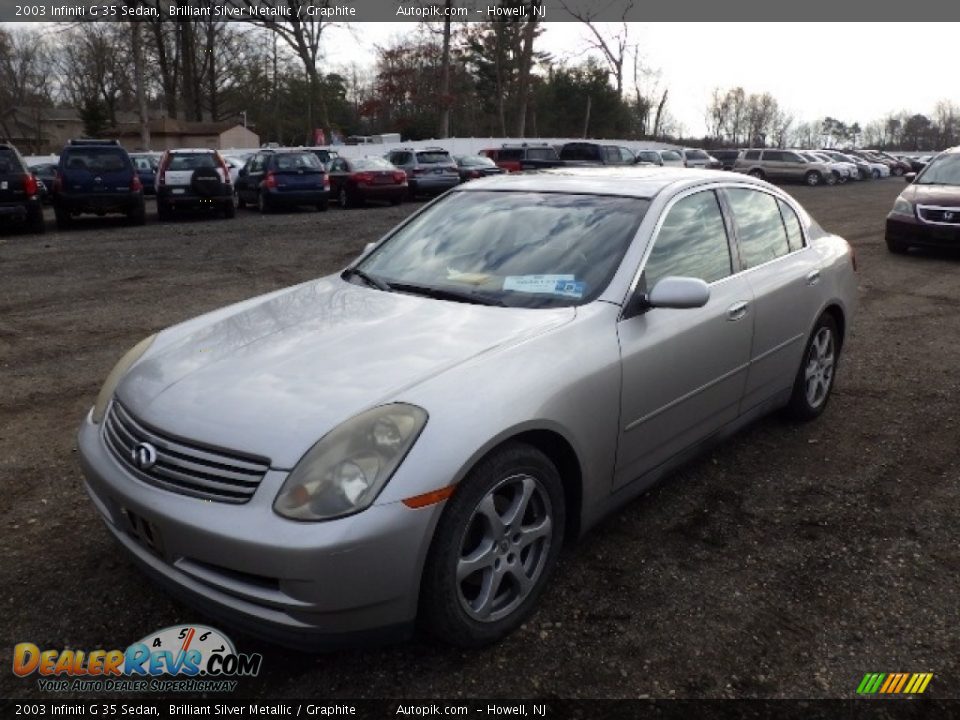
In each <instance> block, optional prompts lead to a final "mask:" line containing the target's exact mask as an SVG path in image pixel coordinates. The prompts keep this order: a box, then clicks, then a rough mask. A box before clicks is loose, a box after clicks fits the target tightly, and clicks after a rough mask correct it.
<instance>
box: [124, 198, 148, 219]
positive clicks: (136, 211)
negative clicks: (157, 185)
mask: <svg viewBox="0 0 960 720" xmlns="http://www.w3.org/2000/svg"><path fill="white" fill-rule="evenodd" d="M127 222H128V223H130V224H131V225H146V224H147V206H146V203H144V202H143V198H140V204H139V205H137V206H136V207H135V208H133V210H131V211H130V212H128V213H127Z"/></svg>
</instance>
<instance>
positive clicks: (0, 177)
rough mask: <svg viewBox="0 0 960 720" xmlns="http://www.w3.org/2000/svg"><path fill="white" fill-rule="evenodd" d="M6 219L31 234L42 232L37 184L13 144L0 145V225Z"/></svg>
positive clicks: (41, 215) (40, 206)
mask: <svg viewBox="0 0 960 720" xmlns="http://www.w3.org/2000/svg"><path fill="white" fill-rule="evenodd" d="M10 220H12V221H14V222H18V223H24V224H25V225H26V227H27V228H28V229H29V230H30V231H31V232H34V233H42V232H43V230H44V225H43V205H42V204H41V200H40V183H39V182H37V178H36V177H34V176H33V174H32V173H31V172H30V170H29V169H27V166H26V164H25V163H24V162H23V158H22V157H20V153H19V152H17V149H16V148H15V147H14V146H13V145H6V144H0V222H4V223H6V222H7V221H10Z"/></svg>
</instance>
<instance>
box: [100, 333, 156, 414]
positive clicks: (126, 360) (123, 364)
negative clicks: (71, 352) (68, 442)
mask: <svg viewBox="0 0 960 720" xmlns="http://www.w3.org/2000/svg"><path fill="white" fill-rule="evenodd" d="M156 337H157V336H156V335H151V336H150V337H148V338H144V339H143V340H141V341H140V342H138V343H137V344H136V345H134V346H133V347H132V348H130V349H129V350H128V351H127V354H126V355H124V356H123V357H122V358H120V362H118V363H117V364H116V365H114V366H113V370H111V371H110V374H109V375H107V379H106V380H105V381H104V383H103V387H102V388H100V394H99V395H97V404H96V405H94V406H93V421H94V422H95V423H98V424H99V423H100V422H101V421H102V420H103V415H104V413H105V412H106V411H107V405H109V404H110V398H112V397H113V392H114V390H116V389H117V385H119V384H120V381H121V380H122V379H123V376H124V375H126V374H127V370H129V369H130V368H131V367H132V366H133V364H134V363H135V362H136V361H137V360H139V359H140V358H141V357H143V354H144V353H145V352H146V351H147V350H149V349H150V346H151V345H152V344H153V341H154V339H155V338H156Z"/></svg>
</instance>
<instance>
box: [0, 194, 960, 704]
mask: <svg viewBox="0 0 960 720" xmlns="http://www.w3.org/2000/svg"><path fill="white" fill-rule="evenodd" d="M902 188H903V182H902V181H897V180H894V179H889V180H881V181H875V182H863V183H857V184H850V185H847V186H844V187H836V188H806V187H800V186H793V187H790V188H788V191H790V192H792V193H793V194H794V195H795V196H796V197H797V198H798V199H799V200H800V201H801V202H802V203H803V204H804V205H805V206H806V207H807V208H808V209H809V210H810V212H811V213H812V214H813V215H814V216H815V217H816V218H817V219H818V220H819V221H820V222H821V224H822V225H824V227H826V228H827V229H828V230H830V231H833V232H836V233H838V234H840V235H843V236H844V237H846V238H847V239H848V240H850V241H851V243H852V244H853V245H854V246H855V248H856V250H857V257H858V262H859V266H860V294H861V309H860V313H859V315H858V317H857V318H856V324H855V327H854V330H853V334H852V336H851V337H849V338H848V342H847V346H846V347H845V354H844V358H843V360H842V362H841V366H840V370H839V376H838V380H837V385H836V392H835V396H834V398H833V400H832V402H831V405H830V407H829V408H828V410H827V412H826V414H825V415H824V416H823V417H822V418H821V419H820V420H819V421H818V422H815V423H813V424H809V425H803V426H797V425H793V424H790V423H787V422H786V421H783V420H781V419H779V418H777V417H773V418H769V419H767V420H764V421H762V422H760V423H758V424H756V425H754V426H753V427H752V428H750V429H748V430H747V431H745V432H743V433H741V434H740V435H738V436H737V437H735V438H734V439H732V440H730V441H728V442H727V443H726V444H724V445H723V446H721V447H720V448H718V449H717V450H716V451H714V452H713V453H712V454H710V455H707V456H705V457H702V458H701V459H700V460H698V461H696V462H695V463H693V464H691V465H689V466H687V467H686V468H685V469H683V470H682V471H681V472H678V473H676V474H674V475H673V476H672V477H671V478H670V480H669V481H668V482H667V483H665V484H663V485H661V486H660V487H659V488H657V489H655V490H653V491H652V492H650V493H649V494H647V495H646V496H644V497H642V498H640V499H639V500H637V501H636V502H634V503H633V504H632V505H630V506H629V507H628V508H626V509H625V510H624V511H622V512H621V513H619V514H618V515H615V516H614V517H612V518H610V519H609V520H608V521H607V522H606V523H605V524H603V525H602V526H601V527H599V528H597V529H596V530H594V531H593V532H592V533H591V534H590V535H588V536H587V537H586V538H585V539H583V540H582V541H581V542H580V543H578V544H577V545H576V546H574V547H573V548H571V549H570V551H569V552H567V553H566V555H565V557H564V558H563V560H562V562H561V566H560V568H559V570H558V572H557V574H556V576H555V578H554V581H553V583H552V585H551V587H550V588H549V589H548V592H547V593H546V595H545V598H544V602H543V604H542V607H541V609H540V611H539V612H538V613H537V614H536V615H535V616H534V617H533V619H532V620H531V621H530V622H528V624H527V625H526V626H525V627H524V629H523V630H522V631H521V632H519V633H517V634H515V635H514V636H512V637H511V638H509V639H508V640H507V641H505V642H503V643H502V644H500V645H498V646H496V647H492V648H488V649H486V650H482V651H477V652H470V653H465V652H461V651H459V650H452V649H449V648H445V647H441V646H437V645H434V644H430V643H428V642H426V641H414V642H411V643H408V644H405V645H401V646H393V647H386V648H378V649H368V650H353V651H343V652H337V653H333V654H327V655H317V656H311V655H304V654H299V653H294V652H290V651H286V650H283V649H279V648H276V647H273V646H270V645H267V644H265V643H262V642H259V641H256V640H252V639H249V638H246V637H244V636H243V635H241V634H240V633H236V632H232V631H230V630H229V628H225V629H227V630H228V634H230V635H231V636H232V637H234V639H235V640H236V641H237V644H238V646H239V649H240V650H241V651H244V652H252V651H256V652H261V653H263V655H264V664H263V668H264V670H263V672H262V673H261V675H260V676H259V677H257V678H255V679H249V680H246V681H243V682H242V683H241V687H240V689H239V691H238V694H239V695H241V696H247V697H262V698H268V697H281V696H287V697H304V696H307V695H309V696H311V697H314V698H321V697H322V698H329V699H335V698H364V697H398V698H399V697H419V698H431V697H441V698H447V697H450V698H454V697H458V696H465V697H472V696H481V697H483V696H485V697H510V696H513V697H637V696H651V697H690V698H701V697H743V696H748V697H756V696H773V697H835V696H842V697H849V696H851V695H852V694H853V693H854V691H855V689H856V686H857V684H858V683H859V681H860V679H861V678H862V677H863V674H864V673H866V672H900V671H902V672H921V671H924V672H933V673H934V679H933V681H932V682H931V684H930V686H929V688H928V690H927V695H932V696H934V697H950V696H957V695H960V663H958V658H960V652H958V649H960V629H958V624H957V618H958V616H957V598H960V553H958V544H957V537H958V536H960V513H958V508H960V444H958V442H957V439H958V437H960V427H958V426H960V416H958V413H957V408H958V407H960V255H957V254H947V253H930V252H926V253H911V254H910V255H909V256H905V257H904V256H894V255H890V254H888V253H887V251H886V248H885V246H884V244H883V221H884V217H885V215H886V213H887V211H888V210H889V208H890V206H891V205H892V202H893V199H894V197H895V196H896V195H897V193H898V192H899V191H900V190H901V189H902ZM151 209H152V208H151ZM413 209H414V206H412V205H409V204H407V205H403V206H400V207H398V208H390V207H371V208H368V209H364V210H351V211H342V210H338V209H336V208H331V210H330V211H329V212H327V213H325V214H320V213H316V212H307V211H302V212H293V213H286V214H277V215H267V216H260V215H257V214H256V213H252V212H249V211H241V212H240V213H239V214H238V217H237V219H235V220H232V221H222V220H206V219H194V220H186V221H183V222H175V223H166V224H163V225H158V224H156V222H155V221H153V220H152V219H151V222H150V224H148V225H147V226H146V227H145V228H136V229H131V228H127V227H124V226H123V225H122V224H121V223H119V222H114V221H112V220H97V219H92V220H90V221H87V222H83V223H78V226H77V228H76V229H75V230H72V231H71V232H69V233H57V232H54V231H53V227H52V222H51V223H50V230H49V231H48V234H47V235H45V236H40V237H35V236H29V235H15V234H9V233H7V234H3V235H0V368H2V373H0V377H2V394H0V398H2V399H0V494H2V500H0V547H2V548H3V550H2V553H0V602H2V613H0V697H28V696H34V697H37V696H40V695H41V694H40V693H39V691H38V690H37V688H36V683H35V680H30V681H21V680H18V679H16V678H14V676H13V675H12V674H11V673H10V671H9V668H10V658H11V652H12V647H13V645H14V643H17V642H24V641H30V642H34V643H36V644H37V645H39V646H41V647H48V648H62V647H72V648H81V649H94V648H114V647H126V644H128V643H130V642H133V641H135V640H137V639H139V638H140V637H142V636H144V635H146V634H147V633H148V632H150V631H153V630H157V629H159V628H163V627H166V626H168V625H173V624H177V623H183V622H203V621H206V622H209V623H210V624H213V625H214V626H216V625H217V624H218V623H217V621H216V619H215V618H213V619H211V618H203V617H200V616H198V615H197V614H196V613H194V612H192V611H191V610H189V609H187V608H185V607H184V606H182V605H180V604H178V603H177V602H174V601H173V600H171V599H169V598H168V597H167V596H166V595H164V594H163V593H162V592H160V591H159V590H157V589H155V588H154V586H152V585H151V584H149V583H148V582H146V581H145V579H144V578H143V576H142V575H141V574H140V573H139V571H137V570H136V569H135V568H134V567H133V565H132V564H131V563H130V562H128V561H127V560H126V559H125V558H124V557H123V556H121V555H120V554H119V552H118V550H117V548H116V547H115V545H114V543H113V542H112V541H111V540H110V539H109V537H108V534H107V532H106V530H105V529H104V528H103V527H102V523H101V521H100V519H99V518H98V516H97V515H96V513H95V511H94V509H93V507H92V506H91V504H90V502H89V500H88V498H87V496H86V494H85V492H84V491H83V489H82V487H81V481H80V470H79V468H78V465H77V460H76V452H75V449H74V433H75V430H76V428H77V426H78V424H79V422H80V419H81V417H82V416H83V414H84V412H85V411H86V410H87V408H88V407H89V406H90V405H91V404H92V403H93V400H94V397H95V395H96V393H97V391H98V388H99V386H100V383H101V382H102V380H103V379H104V377H105V376H106V374H107V372H108V371H109V370H110V368H111V366H112V365H113V363H114V362H115V361H116V360H117V359H118V358H119V357H120V355H121V354H122V353H123V352H124V351H125V350H126V349H127V348H128V347H130V346H131V345H133V344H134V343H135V342H137V341H138V340H139V339H141V338H143V337H144V336H146V335H148V334H150V333H153V332H156V331H157V330H159V329H161V328H163V327H165V326H167V325H170V324H172V323H175V322H178V321H180V320H183V319H186V318H189V317H191V316H194V315H197V314H200V313H202V312H205V311H207V310H211V309H213V308H216V307H219V306H222V305H224V304H227V303H230V302H233V301H237V300H240V299H243V298H247V297H251V296H253V295H257V294H260V293H264V292H267V291H270V290H273V289H276V288H280V287H283V286H286V285H290V284H293V283H296V282H299V281H302V280H306V279H309V278H312V277H315V276H318V275H323V274H326V273H329V272H332V271H334V270H336V269H338V268H340V267H342V266H343V265H344V264H345V263H346V262H347V261H348V260H349V259H351V258H352V257H354V256H355V255H356V254H357V253H358V252H359V251H360V250H361V249H362V248H363V246H364V244H365V243H367V242H368V241H370V240H375V239H377V238H378V237H379V236H380V235H381V234H382V233H383V232H384V231H386V230H387V229H388V228H390V227H391V226H392V225H393V224H395V223H396V222H397V221H398V220H399V219H401V218H402V217H404V216H405V215H406V214H408V213H409V212H410V211H411V210H413ZM34 677H35V676H34ZM60 699H62V698H60Z"/></svg>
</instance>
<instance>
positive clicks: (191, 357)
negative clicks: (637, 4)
mask: <svg viewBox="0 0 960 720" xmlns="http://www.w3.org/2000/svg"><path fill="white" fill-rule="evenodd" d="M855 269H856V268H855V260H854V257H853V254H852V251H851V248H850V246H849V245H848V244H847V242H846V241H844V240H843V239H842V238H839V237H837V236H835V235H832V234H830V233H828V232H826V231H824V230H823V229H822V228H821V227H820V226H819V225H818V224H817V223H816V222H815V221H814V220H813V219H812V218H811V217H810V216H809V215H808V214H807V213H806V212H805V211H804V209H803V208H802V207H801V206H800V205H799V204H798V203H797V202H796V201H795V200H793V199H792V198H791V197H790V196H789V195H787V194H786V193H784V192H782V191H781V190H779V189H778V188H776V187H774V186H772V185H769V184H767V183H765V182H763V181H760V180H756V179H753V178H750V177H745V176H743V175H735V174H732V173H724V172H715V171H699V170H682V169H681V170H677V169H673V168H656V169H647V168H623V169H601V168H595V169H594V168H581V169H567V170H555V171H550V172H547V173H539V174H528V175H504V176H499V177H494V178H489V179H479V180H475V181H473V182H470V183H468V184H466V185H463V186H462V187H459V188H457V189H456V190H454V191H451V192H448V193H447V194H445V195H444V196H442V197H441V198H439V199H438V200H436V201H434V202H433V203H431V204H429V205H427V206H425V207H424V208H422V209H421V210H420V211H419V212H417V213H416V214H414V215H412V216H411V217H410V218H409V219H407V220H406V221H405V222H404V223H402V224H401V225H400V226H398V227H397V228H396V229H394V230H393V231H391V232H390V233H389V234H388V235H387V236H386V237H384V238H383V239H382V240H381V241H380V242H379V243H377V244H376V245H375V246H372V247H368V248H367V249H366V251H365V253H364V255H362V256H361V257H360V258H359V259H358V260H357V261H355V262H354V263H353V264H352V265H351V266H350V267H348V268H346V269H345V270H344V271H343V272H341V273H338V274H335V275H330V276H327V277H323V278H320V279H318V280H314V281H310V282H307V283H304V284H302V285H298V286H295V287H292V288H288V289H285V290H280V291H277V292H274V293H271V294H269V295H265V296H262V297H257V298H253V299H251V300H247V301H245V302H242V303H239V304H237V305H233V306H230V307H226V308H223V309H220V310H217V311H214V312H211V313H209V314H207V315H203V316H201V317H198V318H195V319H193V320H189V321H187V322H184V323H182V324H180V325H176V326H174V327H171V328H167V329H166V330H163V331H162V332H159V333H157V334H156V335H154V336H151V337H149V338H147V339H146V340H144V341H142V342H141V343H139V344H138V345H137V346H136V347H134V348H133V349H132V350H130V352H129V353H127V355H126V356H124V357H123V358H122V359H121V360H120V362H119V364H118V365H117V366H116V368H115V369H114V370H113V371H112V372H111V373H110V375H109V377H108V378H107V380H106V383H105V385H104V387H103V389H102V391H101V393H100V395H99V397H98V398H97V401H96V405H95V406H94V407H93V408H92V409H91V410H90V412H89V414H88V415H87V417H86V418H85V419H84V421H83V423H82V425H81V428H80V434H79V447H80V456H81V460H82V464H83V469H84V471H85V476H86V487H87V490H88V492H89V495H90V497H91V499H92V501H93V505H94V506H95V507H96V509H97V511H98V512H99V514H100V515H101V516H102V517H103V519H104V521H105V522H106V525H107V527H108V528H109V530H110V532H111V533H112V534H113V535H114V536H115V538H116V539H117V541H118V542H119V543H120V545H121V546H122V547H123V548H124V549H125V550H126V551H127V552H128V553H129V554H130V555H131V556H132V557H133V558H135V559H136V560H137V561H138V562H139V564H140V565H141V566H142V567H143V569H144V570H145V571H146V572H147V574H149V575H150V576H152V577H153V578H154V579H156V580H157V581H159V582H160V583H161V584H162V585H164V586H166V587H167V588H168V589H170V590H171V591H172V592H173V593H175V594H176V595H178V596H179V597H181V598H183V599H184V601H186V602H187V603H189V604H192V605H194V606H196V607H198V608H200V609H202V610H204V611H206V612H207V613H209V614H211V615H213V616H215V617H218V618H221V619H222V620H223V621H224V622H226V623H227V624H232V625H235V626H239V627H241V628H245V629H247V630H248V631H251V632H254V633H257V634H260V635H262V636H264V637H267V638H271V639H273V640H275V641H277V642H280V643H284V644H289V645H297V646H302V645H311V646H328V645H330V644H335V643H339V642H344V641H346V642H354V641H356V640H357V639H359V638H361V637H364V636H369V637H372V638H377V639H387V638H396V637H404V636H407V635H408V634H409V633H410V631H411V630H412V628H413V627H414V626H415V625H419V626H420V627H423V628H425V629H427V630H428V631H430V632H432V633H433V634H434V635H436V636H437V637H439V638H442V639H443V640H445V641H448V642H452V643H458V644H461V645H464V646H477V645H481V644H484V643H488V642H492V641H495V640H497V639H499V638H501V637H503V636H504V635H506V634H507V633H509V632H510V631H512V630H514V629H515V628H517V627H518V626H519V625H520V623H521V622H523V621H524V619H525V618H526V617H527V616H528V615H529V614H530V613H531V612H532V611H533V610H534V608H535V606H536V604H537V601H538V599H539V597H540V595H541V593H542V592H543V590H544V587H545V586H546V584H547V579H548V577H549V576H550V573H551V571H552V570H553V568H554V565H555V563H556V559H557V555H558V553H559V551H560V548H561V546H562V545H563V544H564V542H569V541H571V540H573V539H574V538H575V537H577V536H578V535H580V534H582V533H584V532H585V531H586V530H587V529H588V528H590V527H591V526H592V525H594V524H595V523H596V522H598V521H599V520H600V519H601V518H602V517H603V516H604V515H605V514H607V513H608V512H610V511H611V510H614V509H615V508H617V507H619V506H620V505H622V504H623V503H625V502H626V501H628V500H629V499H631V498H632V497H634V496H636V495H637V494H639V493H641V492H643V491H644V490H645V489H647V488H649V487H650V486H651V485H652V484H653V483H654V482H656V481H657V480H658V479H659V478H661V477H662V476H663V475H664V474H665V473H667V472H668V471H669V470H670V469H671V468H673V467H676V466H677V465H678V464H679V463H681V462H683V461H685V460H686V459H687V458H689V457H690V456H691V455H692V454H693V453H694V452H696V451H697V450H698V449H699V448H702V447H703V446H705V445H706V444H707V443H710V442H713V441H714V440H716V439H718V438H720V437H722V436H725V435H727V434H729V433H731V432H733V431H734V430H736V429H737V428H740V427H742V426H743V425H745V424H747V423H749V422H750V421H751V420H753V419H755V418H758V417H760V416H761V415H764V414H766V413H769V412H771V411H773V410H775V409H779V408H784V409H786V411H787V412H789V413H790V414H791V415H792V416H794V417H796V418H799V419H802V420H809V419H812V418H816V417H817V416H818V415H820V414H821V413H822V412H823V410H824V408H825V407H826V405H827V402H828V399H829V397H830V391H831V388H832V387H833V383H834V379H835V376H836V370H837V362H838V360H839V357H840V351H841V349H842V347H843V343H844V339H845V338H846V337H847V336H848V335H849V333H850V327H851V321H852V318H853V313H854V307H855V300H856V281H855V274H854V273H855Z"/></svg>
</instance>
